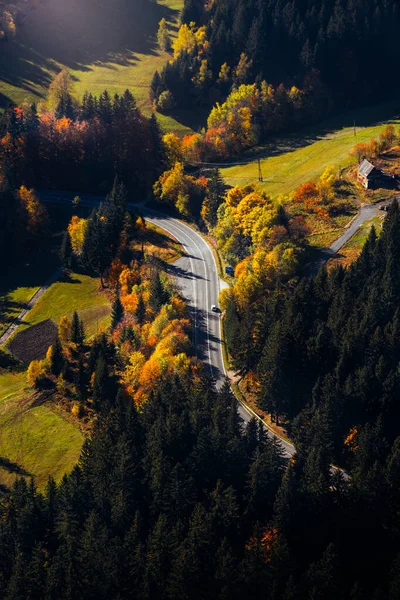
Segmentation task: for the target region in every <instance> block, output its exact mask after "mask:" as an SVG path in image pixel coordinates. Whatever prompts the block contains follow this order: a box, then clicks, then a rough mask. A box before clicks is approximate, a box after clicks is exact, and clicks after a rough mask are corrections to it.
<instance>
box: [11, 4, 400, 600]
mask: <svg viewBox="0 0 400 600" xmlns="http://www.w3.org/2000/svg"><path fill="white" fill-rule="evenodd" d="M3 4H4V3H0V8H1V7H3ZM372 4H373V5H372ZM0 21H1V17H0ZM3 21H4V17H3ZM181 21H182V22H181V27H180V29H179V31H178V35H177V38H176V40H175V41H174V42H173V43H172V50H173V58H172V60H171V62H169V63H168V64H167V65H166V66H165V69H164V70H163V71H162V72H161V73H157V74H155V76H154V78H153V82H152V86H151V100H152V102H153V103H154V106H155V108H157V109H158V110H160V111H164V112H168V110H171V109H172V108H174V107H184V106H186V107H190V108H193V107H198V106H199V105H202V104H205V105H207V106H209V107H211V106H212V105H213V104H215V102H217V104H216V105H215V107H214V108H213V109H212V111H211V113H210V116H209V119H208V122H207V129H206V130H204V131H203V132H201V133H198V134H193V135H191V136H185V137H183V139H179V138H178V136H176V135H175V134H173V133H168V134H166V135H165V136H164V137H162V136H161V133H160V130H159V127H158V124H157V120H156V119H155V117H152V118H150V119H148V118H147V117H145V116H144V115H143V114H141V112H140V111H139V110H138V109H137V106H136V102H135V99H134V98H133V96H132V94H131V93H130V92H129V91H127V92H125V93H124V94H123V95H122V96H118V95H116V96H114V97H110V95H109V94H108V92H107V91H105V92H103V93H102V94H101V95H100V96H99V97H98V98H95V97H94V96H93V95H92V94H89V93H87V94H85V96H84V97H83V99H82V100H81V101H77V100H76V99H75V98H74V95H73V91H72V82H71V77H70V75H69V74H68V73H67V72H66V71H62V72H61V73H60V74H59V75H58V76H57V77H56V78H55V80H54V82H53V83H52V84H51V86H50V90H49V98H48V100H47V101H46V102H45V103H43V105H42V106H41V107H39V109H38V108H37V107H36V106H35V105H33V106H22V107H13V108H10V109H9V110H7V111H6V112H5V114H4V116H3V117H2V120H1V125H0V264H1V265H2V269H3V270H2V273H5V272H6V265H7V266H8V268H10V267H11V268H14V269H16V270H17V269H18V266H19V264H21V262H22V260H23V259H24V257H25V256H26V255H27V254H28V253H31V254H32V253H35V252H37V251H38V249H39V248H42V249H43V248H45V247H46V244H48V243H49V239H51V237H52V236H53V234H54V229H53V226H54V224H53V223H52V222H51V220H50V218H49V215H48V213H47V211H46V208H45V205H44V204H42V203H41V201H40V193H39V192H40V190H42V189H56V190H70V191H73V192H75V193H79V192H90V193H96V194H101V195H102V196H104V195H105V194H108V195H107V197H106V199H105V200H104V202H103V203H102V204H100V205H99V207H98V208H97V209H95V210H93V212H92V213H91V215H90V216H88V215H87V213H84V212H83V211H80V208H79V198H76V199H75V201H74V206H73V215H72V218H71V220H70V222H69V224H68V225H67V228H66V231H65V234H64V236H63V240H62V244H61V248H60V262H61V263H62V266H63V267H64V270H65V272H66V274H67V276H68V273H69V272H70V271H74V270H77V271H78V270H81V271H84V272H85V273H87V274H90V275H93V276H96V277H98V278H99V286H100V287H101V291H102V293H104V294H108V296H109V298H110V300H111V302H112V314H111V325H110V327H109V328H108V330H107V331H105V332H103V333H102V334H100V335H97V336H95V337H94V338H93V339H88V338H87V336H86V335H85V330H84V326H83V322H82V320H81V318H80V316H79V314H78V313H75V314H74V316H73V318H72V320H70V319H68V318H67V317H62V318H61V319H60V321H59V323H58V329H57V337H56V339H55V341H54V343H53V344H52V345H51V346H50V348H49V350H48V352H47V355H46V357H45V358H43V359H42V360H38V361H33V362H32V363H31V364H30V366H29V369H28V371H27V378H28V383H29V384H30V386H31V388H32V390H31V391H32V393H34V394H36V395H35V398H36V399H37V401H38V402H43V401H47V402H54V403H56V404H57V407H58V408H57V409H58V410H59V411H61V412H62V411H64V412H65V415H66V416H68V419H71V420H72V421H73V422H74V423H75V424H76V425H77V426H78V427H81V428H82V429H83V430H84V431H85V432H86V434H87V440H86V442H85V444H84V447H83V450H82V454H81V457H80V460H79V463H78V464H77V465H76V467H75V468H74V470H73V471H72V473H70V474H68V475H66V476H65V477H64V478H63V480H62V481H61V482H59V483H56V482H55V481H53V480H52V479H50V480H49V482H48V485H47V487H46V489H45V491H44V492H43V493H38V491H37V490H36V488H35V483H34V482H33V481H30V480H29V478H21V479H17V480H16V482H15V484H14V487H13V489H12V490H11V491H10V493H9V494H4V495H3V496H2V498H1V502H0V599H3V598H4V600H33V599H37V600H39V599H46V600H52V599H54V600H56V599H57V600H58V599H65V600H72V599H74V598H84V599H91V598H93V599H96V600H97V599H98V598H100V599H101V598H104V599H106V598H107V599H110V598H115V599H125V598H126V599H129V598H132V599H133V598H139V599H143V600H147V599H148V600H153V599H160V600H161V599H162V600H164V599H165V600H175V599H177V598H179V599H185V598H186V599H191V600H192V599H193V600H196V599H199V600H200V599H204V600H206V599H209V598H218V599H220V600H226V599H236V598H238V599H239V598H243V597H245V596H247V597H249V598H260V599H261V598H268V599H270V600H337V599H338V598H340V599H343V600H384V599H385V600H397V599H398V598H399V597H400V553H399V552H400V520H399V515H400V437H399V433H400V432H399V417H400V412H399V408H398V407H397V394H398V393H399V384H400V381H399V373H400V371H399V366H400V342H399V340H400V309H399V308H398V307H399V301H400V286H399V284H398V281H399V272H398V271H399V269H398V266H397V265H398V264H400V210H399V207H398V205H397V203H395V204H393V206H392V207H391V209H390V211H389V212H388V214H387V217H386V219H385V223H384V227H383V230H382V232H381V234H380V236H379V237H378V235H377V233H376V232H375V230H372V231H371V234H370V237H369V239H368V241H367V243H366V245H365V247H364V249H363V251H362V253H361V256H360V257H359V259H358V260H357V261H356V262H355V263H354V264H353V265H352V266H351V267H350V268H349V269H348V270H346V271H345V270H343V269H341V268H337V269H333V270H331V271H329V272H328V271H327V270H326V269H325V268H322V269H321V270H320V271H319V272H318V274H316V275H315V276H313V277H311V276H308V277H305V278H303V279H301V280H299V274H300V273H301V269H303V268H304V263H305V262H306V260H307V256H308V254H307V252H308V247H307V236H308V234H309V232H310V231H311V230H312V227H314V226H315V224H316V225H317V226H319V225H321V223H323V224H326V222H329V220H330V219H334V218H335V216H336V215H337V214H344V213H345V212H346V210H349V206H348V203H347V201H346V199H343V198H342V197H341V196H340V185H341V182H340V181H339V176H338V175H337V174H336V172H335V170H334V169H333V168H332V167H328V168H327V169H326V170H325V171H324V172H323V173H322V174H321V176H320V178H319V179H318V181H310V182H307V183H305V184H303V185H302V186H300V187H299V189H298V190H296V191H294V192H293V193H292V194H290V195H289V196H288V197H286V198H278V199H271V198H269V197H268V196H267V195H266V194H265V193H264V192H263V191H262V190H260V189H259V188H257V186H255V185H252V184H251V185H247V186H243V187H240V186H235V187H234V188H232V189H230V190H226V188H225V185H224V181H223V180H222V178H221V176H220V174H219V172H218V171H213V172H208V174H207V177H204V176H200V177H196V176H195V175H194V174H193V173H192V174H191V173H189V172H188V171H187V169H186V170H185V166H184V165H185V163H191V164H193V163H196V162H198V161H201V160H204V158H208V157H213V158H214V157H227V156H229V155H232V154H237V153H238V152H240V151H241V150H243V149H244V148H246V147H249V146H252V145H254V144H255V143H258V142H259V141H260V140H263V139H265V138H266V137H267V136H268V135H269V134H270V133H276V132H278V131H281V130H282V129H288V128H292V127H295V126H298V125H301V124H303V123H305V122H310V121H312V120H314V119H318V118H319V117H320V116H321V115H322V114H324V112H326V111H328V110H331V109H333V108H337V107H339V106H344V105H349V104H352V103H357V102H366V101H367V100H369V99H372V98H374V97H375V94H376V93H377V90H378V89H379V90H380V93H381V94H382V95H384V94H385V92H386V90H387V89H388V87H389V86H392V85H393V73H395V72H396V68H397V65H398V63H399V58H400V57H399V50H398V48H397V46H396V32H397V30H398V25H399V15H398V3H397V2H387V1H385V0H376V1H375V2H374V3H367V4H365V3H364V4H362V3H361V2H360V1H359V0H352V1H351V2H344V1H341V0H337V1H336V2H333V1H332V2H331V1H329V2H326V1H325V2H319V0H314V2H312V1H311V0H310V2H308V3H307V2H306V3H304V2H301V1H300V0H293V2H291V3H285V2H281V1H280V0H258V1H257V2H254V1H253V0H246V1H243V0H241V1H240V2H239V0H215V1H214V2H211V3H207V4H206V3H204V2H203V1H202V0H200V1H199V0H186V2H185V6H184V10H183V13H182V19H181ZM1 26H2V27H3V28H4V23H2V25H1ZM1 26H0V29H1ZM8 27H9V33H8V36H9V37H11V34H12V31H11V30H12V25H11V21H10V24H9V25H8ZM10 28H11V29H10ZM163 28H164V29H163ZM165 29H166V23H164V24H163V26H162V27H160V31H159V36H158V37H159V41H160V45H161V46H163V47H164V49H165V50H167V49H169V48H168V47H169V44H170V43H171V40H170V38H169V34H168V31H166V30H165ZM10 32H11V33H10ZM1 43H3V42H1ZM4 43H6V42H4ZM218 102H219V104H218ZM196 110H197V108H196ZM396 139H397V136H396V132H395V131H394V129H393V127H388V128H387V129H386V130H385V132H383V133H382V135H381V139H380V140H379V141H376V143H371V144H369V145H367V146H362V147H361V146H359V147H356V148H355V149H354V154H355V156H357V157H358V158H360V157H361V156H362V155H369V156H373V155H374V153H375V152H376V151H378V149H379V148H380V149H385V148H390V147H391V146H392V145H393V143H395V141H396ZM35 190H38V192H35ZM110 190H111V191H110ZM143 199H155V200H156V201H158V202H160V203H164V205H165V206H169V208H170V210H172V211H175V213H178V214H180V215H181V217H185V218H187V219H194V220H196V221H197V222H198V224H199V225H200V226H201V227H203V228H207V229H208V231H209V232H210V233H211V234H212V235H213V236H214V237H215V239H216V243H217V245H218V249H219V250H220V252H221V254H222V256H223V258H224V259H225V261H226V262H227V263H229V264H231V265H232V266H233V267H234V268H235V283H234V286H233V287H232V288H231V289H229V290H225V291H224V292H223V294H222V295H221V298H220V306H221V309H222V310H223V311H224V332H225V342H226V348H227V350H228V353H229V358H230V360H231V362H232V367H233V368H234V369H235V371H236V372H237V373H238V375H239V376H241V375H245V376H246V382H247V385H248V386H249V392H250V393H251V394H252V395H253V397H254V398H256V401H257V402H258V405H259V407H260V409H263V410H265V411H266V412H268V413H270V414H271V415H272V418H273V420H274V421H277V422H278V423H279V424H283V425H284V426H285V427H286V429H287V431H288V433H289V435H290V436H291V438H292V440H293V442H294V444H295V446H296V452H297V453H296V455H295V456H294V457H293V458H292V459H290V460H288V459H287V458H286V457H285V456H284V453H283V451H282V448H281V447H280V444H279V443H278V442H277V441H276V438H273V439H272V438H270V437H269V436H268V435H267V432H266V429H265V428H264V427H262V426H261V425H260V424H259V422H256V421H255V420H253V421H251V422H250V424H249V425H248V426H247V427H246V428H244V426H243V423H242V422H241V420H240V419H239V417H238V413H237V407H236V399H235V398H234V396H233V395H232V393H231V391H230V387H229V385H228V383H227V382H226V383H225V385H224V386H223V387H222V389H221V390H219V391H217V390H216V389H215V386H214V382H213V381H211V380H210V378H209V376H208V375H207V374H206V372H205V369H204V368H203V366H202V364H201V363H200V362H199V361H198V360H197V359H195V358H194V356H193V354H194V352H193V347H192V344H191V338H192V325H191V323H190V320H189V317H188V311H187V307H186V304H185V302H184V300H183V299H182V298H181V297H180V296H179V294H178V293H177V290H176V289H175V288H174V286H173V284H172V282H171V281H170V279H169V278H168V276H167V275H166V273H165V265H163V263H162V261H160V260H159V259H157V258H156V257H155V256H149V255H145V253H144V251H143V238H144V234H145V230H146V224H145V222H144V220H143V219H142V218H141V217H140V216H139V215H138V214H135V213H133V212H130V211H129V210H128V202H129V201H135V200H140V201H141V200H143ZM11 261H12V262H11ZM309 273H310V270H308V271H307V270H306V274H308V275H309ZM67 413H68V415H67ZM332 464H338V465H340V467H342V468H343V469H345V471H342V470H340V469H334V468H332V467H331V465H332Z"/></svg>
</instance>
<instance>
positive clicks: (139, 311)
mask: <svg viewBox="0 0 400 600" xmlns="http://www.w3.org/2000/svg"><path fill="white" fill-rule="evenodd" d="M135 316H136V320H137V322H138V323H139V325H143V323H144V319H145V316H146V305H145V303H144V300H143V295H142V294H139V299H138V305H137V307H136V311H135Z"/></svg>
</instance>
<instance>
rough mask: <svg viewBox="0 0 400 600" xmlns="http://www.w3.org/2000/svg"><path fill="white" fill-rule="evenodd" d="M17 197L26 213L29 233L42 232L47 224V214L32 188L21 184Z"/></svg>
mask: <svg viewBox="0 0 400 600" xmlns="http://www.w3.org/2000/svg"><path fill="white" fill-rule="evenodd" d="M18 199H19V201H20V203H21V206H22V209H23V211H24V213H25V214H26V221H27V227H28V230H29V231H30V233H32V234H34V235H39V234H40V233H43V232H44V230H45V228H46V226H47V224H48V214H47V211H46V209H45V208H44V206H43V205H42V204H41V203H40V202H39V200H38V198H37V196H36V195H35V192H34V190H33V189H28V188H26V187H25V186H24V185H22V186H21V187H20V188H19V190H18Z"/></svg>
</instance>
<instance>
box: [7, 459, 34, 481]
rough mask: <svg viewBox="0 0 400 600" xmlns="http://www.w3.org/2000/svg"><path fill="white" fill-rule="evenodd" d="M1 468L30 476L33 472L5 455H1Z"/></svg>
mask: <svg viewBox="0 0 400 600" xmlns="http://www.w3.org/2000/svg"><path fill="white" fill-rule="evenodd" d="M0 468H1V469H5V470H6V471H8V472H9V473H14V474H15V475H24V476H25V477H30V476H31V475H32V473H30V472H29V471H27V470H26V469H24V468H23V467H21V465H19V464H18V463H16V462H13V461H12V460H9V459H8V458H5V457H4V456H0Z"/></svg>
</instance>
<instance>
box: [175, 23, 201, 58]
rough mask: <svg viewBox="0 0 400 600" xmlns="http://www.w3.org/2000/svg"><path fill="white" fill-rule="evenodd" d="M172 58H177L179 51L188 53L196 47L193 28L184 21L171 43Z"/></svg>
mask: <svg viewBox="0 0 400 600" xmlns="http://www.w3.org/2000/svg"><path fill="white" fill-rule="evenodd" d="M172 47H173V50H174V58H175V59H176V58H178V56H179V54H180V53H181V52H188V53H189V54H190V53H191V52H192V51H193V50H194V49H195V48H196V37H195V33H194V31H193V29H192V28H191V27H190V26H189V25H186V23H184V24H183V25H181V26H180V28H179V31H178V36H177V38H176V40H174V42H173V43H172Z"/></svg>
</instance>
